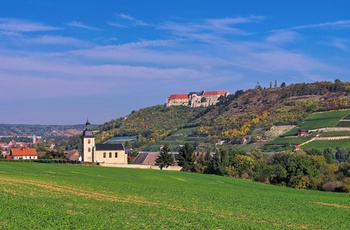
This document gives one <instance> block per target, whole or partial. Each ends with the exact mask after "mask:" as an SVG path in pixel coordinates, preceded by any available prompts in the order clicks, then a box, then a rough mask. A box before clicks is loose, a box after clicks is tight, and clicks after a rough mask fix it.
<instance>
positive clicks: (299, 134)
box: [298, 129, 308, 137]
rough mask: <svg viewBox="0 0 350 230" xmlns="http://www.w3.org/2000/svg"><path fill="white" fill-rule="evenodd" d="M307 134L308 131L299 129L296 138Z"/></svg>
mask: <svg viewBox="0 0 350 230" xmlns="http://www.w3.org/2000/svg"><path fill="white" fill-rule="evenodd" d="M307 134H308V131H307V130H306V129H299V130H298V136H299V137H303V136H306V135H307Z"/></svg>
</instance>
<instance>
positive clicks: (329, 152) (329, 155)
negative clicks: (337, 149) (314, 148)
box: [323, 148, 334, 164]
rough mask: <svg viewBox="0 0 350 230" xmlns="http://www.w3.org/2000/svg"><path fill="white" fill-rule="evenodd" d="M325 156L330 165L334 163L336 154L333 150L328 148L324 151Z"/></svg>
mask: <svg viewBox="0 0 350 230" xmlns="http://www.w3.org/2000/svg"><path fill="white" fill-rule="evenodd" d="M323 156H324V158H325V159H326V161H327V163H328V164H333V163H334V154H333V150H332V148H326V149H324V150H323Z"/></svg>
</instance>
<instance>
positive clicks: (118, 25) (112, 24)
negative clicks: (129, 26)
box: [107, 22, 126, 28]
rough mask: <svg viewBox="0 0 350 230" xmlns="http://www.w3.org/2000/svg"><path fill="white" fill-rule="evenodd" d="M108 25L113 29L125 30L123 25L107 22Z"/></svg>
mask: <svg viewBox="0 0 350 230" xmlns="http://www.w3.org/2000/svg"><path fill="white" fill-rule="evenodd" d="M107 24H108V25H110V26H113V27H117V28H125V27H126V26H125V25H122V24H119V23H116V22H107Z"/></svg>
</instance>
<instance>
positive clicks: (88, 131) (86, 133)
mask: <svg viewBox="0 0 350 230" xmlns="http://www.w3.org/2000/svg"><path fill="white" fill-rule="evenodd" d="M83 137H94V133H93V132H92V131H91V129H90V122H89V120H87V121H86V123H85V129H84V131H83Z"/></svg>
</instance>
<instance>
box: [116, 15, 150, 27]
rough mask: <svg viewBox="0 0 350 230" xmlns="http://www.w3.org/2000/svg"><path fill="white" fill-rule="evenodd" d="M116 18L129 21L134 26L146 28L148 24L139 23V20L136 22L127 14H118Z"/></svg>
mask: <svg viewBox="0 0 350 230" xmlns="http://www.w3.org/2000/svg"><path fill="white" fill-rule="evenodd" d="M118 17H120V18H121V19H125V20H127V21H130V22H132V24H133V25H134V26H147V25H148V24H147V23H145V22H144V21H141V20H137V19H135V18H134V17H131V16H130V15H127V14H122V13H121V14H118Z"/></svg>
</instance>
